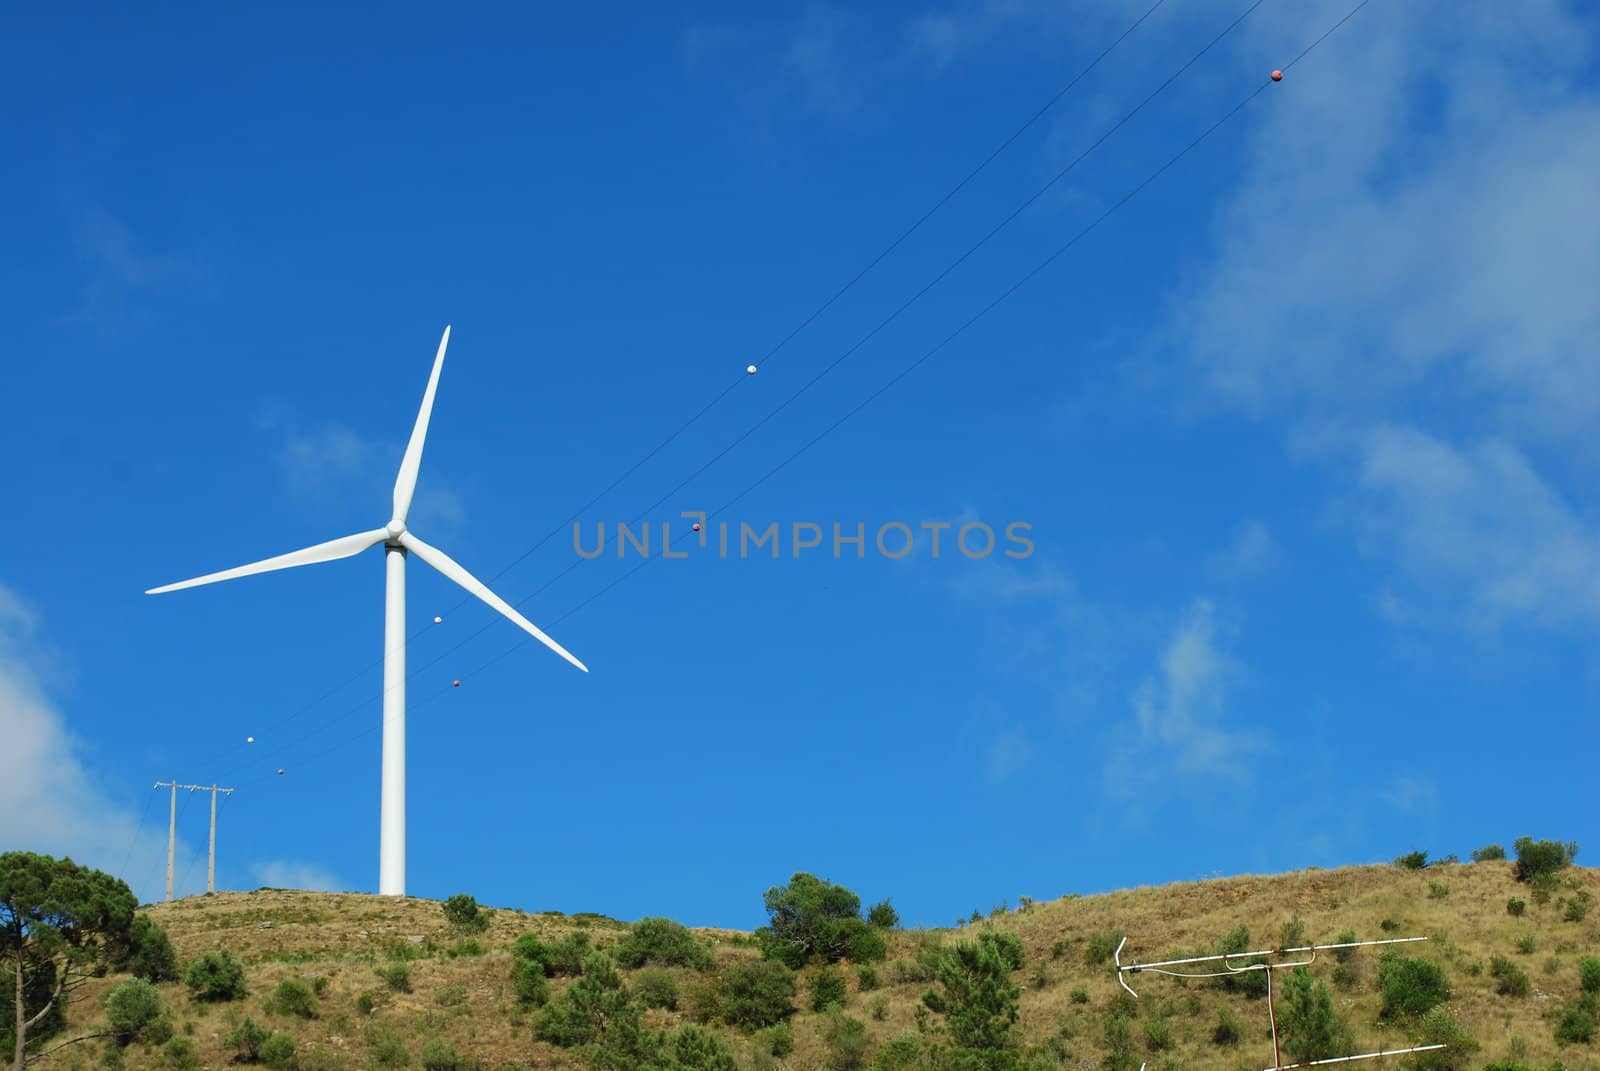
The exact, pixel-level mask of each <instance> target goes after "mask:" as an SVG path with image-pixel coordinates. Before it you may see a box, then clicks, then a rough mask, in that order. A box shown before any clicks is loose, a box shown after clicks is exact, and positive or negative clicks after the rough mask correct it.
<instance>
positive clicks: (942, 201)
mask: <svg viewBox="0 0 1600 1071" xmlns="http://www.w3.org/2000/svg"><path fill="white" fill-rule="evenodd" d="M1259 2H1260V0H1258V3H1259ZM1165 3H1166V0H1156V2H1155V3H1154V4H1152V5H1151V6H1150V7H1149V9H1147V10H1146V11H1145V12H1144V14H1142V15H1140V16H1139V17H1138V18H1136V19H1134V21H1133V22H1132V23H1130V24H1129V25H1128V27H1127V28H1126V29H1125V30H1123V31H1122V33H1121V34H1119V35H1118V36H1117V38H1116V39H1115V40H1113V41H1112V42H1111V43H1110V44H1109V45H1107V46H1106V47H1105V48H1104V49H1102V50H1101V51H1100V53H1099V54H1098V55H1096V56H1095V57H1094V59H1093V60H1091V61H1090V62H1089V64H1088V65H1087V66H1086V67H1084V68H1083V69H1082V70H1081V71H1079V72H1078V73H1077V74H1076V75H1074V76H1073V77H1072V79H1071V80H1070V81H1068V82H1067V83H1066V85H1064V86H1062V87H1061V88H1060V89H1059V90H1057V91H1056V92H1055V93H1054V94H1052V95H1051V96H1050V98H1049V99H1048V100H1046V101H1045V102H1044V104H1043V105H1041V106H1040V107H1039V108H1038V109H1036V110H1035V111H1034V112H1033V114H1032V115H1030V116H1029V117H1028V118H1027V119H1026V120H1025V121H1024V122H1023V123H1022V125H1021V126H1019V127H1017V129H1016V130H1014V131H1012V133H1011V134H1010V135H1009V136H1008V137H1007V138H1006V139H1005V140H1004V141H1002V142H1001V143H1000V144H999V145H997V146H996V147H995V148H994V149H993V150H992V151H991V152H990V153H989V154H988V155H987V156H986V157H984V159H983V160H982V162H980V163H979V164H978V165H977V166H976V167H974V168H973V169H972V170H971V171H969V172H968V173H967V174H966V175H965V176H964V177H963V178H962V179H961V180H960V181H959V182H957V183H956V184H955V185H954V186H952V187H951V188H950V189H949V190H948V191H946V192H945V194H944V195H943V196H942V197H940V198H939V199H938V200H937V201H935V202H934V203H933V205H932V207H930V208H928V209H927V211H925V212H923V213H922V215H921V216H919V217H917V219H916V220H915V221H914V222H913V223H912V224H911V225H910V226H909V227H907V228H906V229H905V230H903V231H901V232H900V234H899V235H898V236H897V237H895V238H894V240H893V241H891V242H890V243H889V244H888V245H887V246H885V247H884V248H883V249H882V250H881V251H879V252H878V254H877V255H876V256H874V257H873V258H872V259H871V260H869V261H868V262H867V264H866V265H865V266H864V267H862V268H861V269H860V270H859V271H857V272H856V273H855V274H854V275H853V276H851V277H850V279H849V280H847V281H846V282H845V283H844V285H842V286H841V287H839V288H838V289H837V290H835V291H834V292H833V294H832V295H830V296H829V297H828V298H827V299H826V300H825V301H823V302H822V303H821V304H820V305H818V306H817V307H816V308H815V309H814V310H812V312H811V313H810V314H808V315H807V316H806V317H805V318H804V319H802V320H801V321H800V322H799V323H798V324H797V325H796V326H795V327H794V328H792V329H791V330H790V331H789V332H788V333H787V334H785V335H784V336H783V337H782V338H781V339H779V340H778V342H777V343H776V344H774V345H773V346H772V347H770V348H769V349H767V350H766V351H765V352H764V353H763V354H762V355H761V357H760V358H759V363H760V364H762V365H764V364H766V363H768V362H769V361H771V360H772V359H773V358H774V357H775V356H776V355H777V354H778V353H779V351H781V350H782V349H783V348H784V347H785V346H787V345H788V344H789V343H790V342H791V341H793V340H794V338H795V337H796V336H797V335H799V334H800V333H801V332H802V331H804V330H805V329H806V328H807V327H809V326H810V325H811V324H812V323H814V322H815V321H816V320H817V319H818V317H820V316H822V314H823V313H825V312H827V311H828V309H830V308H832V307H833V305H834V303H835V302H837V301H838V300H839V299H840V298H841V297H843V296H844V295H845V294H846V293H847V292H849V291H850V290H851V289H853V288H854V287H855V285H856V284H857V283H859V282H860V281H861V280H862V279H864V278H865V277H866V276H867V275H868V274H869V273H870V272H871V271H872V270H873V269H874V268H876V267H877V266H878V265H879V264H880V263H882V262H883V261H884V259H886V258H887V257H888V256H889V255H890V254H892V253H893V252H894V251H895V250H897V249H899V248H900V246H901V245H902V244H904V243H905V241H906V239H908V238H910V237H911V236H912V235H913V234H915V233H916V232H917V231H918V230H919V229H921V227H922V225H923V224H924V223H926V222H928V220H929V219H931V218H933V216H934V215H936V214H937V213H938V212H939V210H940V209H942V208H943V207H944V206H945V205H946V204H948V203H949V202H950V201H951V200H952V199H954V198H955V197H956V195H957V194H959V193H960V192H961V191H962V190H964V189H965V188H966V187H967V186H968V185H969V184H970V183H971V182H972V180H973V179H975V178H977V177H978V176H979V175H980V174H981V173H983V172H984V171H985V170H987V169H988V167H989V165H990V164H992V163H994V162H995V160H997V159H999V158H1000V156H1001V155H1002V154H1003V153H1005V151H1006V150H1007V149H1009V148H1010V147H1011V146H1012V145H1013V144H1014V143H1015V142H1016V141H1017V139H1018V138H1020V137H1022V135H1023V134H1025V133H1027V132H1028V131H1029V130H1030V129H1032V128H1033V126H1034V125H1035V124H1036V123H1038V121H1039V120H1040V119H1042V118H1044V117H1045V116H1046V115H1047V114H1049V112H1050V111H1051V110H1053V109H1054V108H1055V106H1056V105H1057V104H1059V103H1060V102H1061V100H1062V98H1064V97H1065V96H1066V95H1067V94H1068V93H1070V92H1071V91H1072V90H1073V89H1074V88H1075V87H1076V86H1077V85H1078V83H1080V82H1081V81H1083V79H1084V78H1086V77H1088V76H1089V74H1090V73H1092V72H1093V71H1094V70H1095V68H1097V67H1098V66H1099V65H1100V64H1101V63H1102V62H1104V61H1105V59H1106V58H1107V57H1108V56H1110V55H1111V53H1112V52H1114V51H1116V49H1117V48H1118V47H1119V46H1121V45H1122V43H1123V42H1124V41H1126V40H1127V39H1128V38H1129V37H1131V36H1132V35H1133V34H1134V32H1135V31H1136V30H1138V29H1139V27H1140V26H1142V25H1144V23H1145V22H1146V21H1147V20H1148V19H1149V18H1150V16H1152V15H1154V14H1155V13H1156V11H1157V10H1158V9H1159V8H1161V7H1162V5H1163V4H1165ZM1041 192H1042V191H1041ZM1030 203H1031V202H1030ZM1023 207H1026V205H1024V206H1023ZM1019 211H1020V210H1019ZM1008 222H1009V220H1008ZM748 378H749V377H748V375H741V376H739V377H737V378H735V379H733V380H731V381H730V382H729V383H728V385H727V386H725V387H723V388H722V389H721V390H720V391H718V392H717V393H716V394H715V395H713V396H712V398H711V400H710V401H708V402H706V403H705V404H704V405H703V406H701V408H700V409H699V410H697V411H696V412H695V413H694V414H693V415H692V416H690V417H689V418H688V419H687V420H685V421H684V422H683V423H681V424H679V425H678V427H677V428H676V429H674V430H673V431H672V432H671V433H669V434H668V435H667V437H666V438H664V439H662V440H661V441H660V442H658V443H657V444H656V445H655V446H654V447H652V448H650V449H649V450H648V451H646V453H645V454H644V456H642V457H640V458H639V459H638V460H637V461H635V462H634V463H633V464H631V465H629V466H628V467H627V468H626V469H624V470H623V472H622V473H621V474H620V475H618V476H617V477H616V478H615V479H613V480H612V481H611V482H610V483H609V484H607V485H606V486H605V488H604V489H602V490H601V491H600V492H599V493H598V494H596V495H594V496H593V497H592V498H590V499H589V500H588V501H587V502H585V503H584V504H583V505H582V506H580V507H578V509H577V510H575V511H574V512H573V513H572V515H571V516H569V517H568V518H567V519H566V520H564V521H562V522H561V523H560V524H558V525H556V526H555V527H554V528H552V529H550V531H549V532H547V533H546V534H545V535H544V536H542V537H541V538H540V539H539V540H538V541H537V542H536V543H534V544H533V546H531V547H529V548H528V549H527V550H525V551H523V552H522V553H521V554H519V555H518V556H517V557H515V558H513V559H512V560H511V561H510V562H509V563H507V564H506V565H505V566H504V567H502V568H501V569H500V570H499V571H498V572H496V573H494V574H492V575H491V576H490V577H489V579H488V581H487V582H488V583H491V584H492V583H493V582H494V581H496V580H498V579H499V578H500V577H502V576H504V575H505V574H506V573H508V572H510V571H511V570H512V569H514V568H515V567H516V566H518V565H520V564H521V563H522V562H523V561H525V560H526V559H527V558H528V557H529V556H530V555H532V554H534V553H535V552H536V551H538V550H539V549H540V548H541V547H543V546H544V545H545V544H546V543H548V542H549V541H550V540H551V539H553V538H554V537H555V536H556V535H558V534H560V532H561V531H562V530H563V529H565V528H566V527H567V526H568V525H570V524H571V523H572V522H573V521H576V520H577V519H579V518H580V517H581V516H582V515H583V514H584V513H586V512H587V511H588V510H589V509H591V508H592V507H593V506H594V505H595V504H596V503H597V502H599V501H600V500H601V499H602V498H604V497H605V496H606V495H608V494H610V493H611V492H612V491H614V490H616V488H617V487H618V486H619V485H621V484H622V483H623V481H625V480H627V479H628V477H630V476H632V475H633V474H634V473H635V472H637V471H638V470H639V469H640V468H642V467H643V466H644V465H646V464H647V463H649V462H650V461H651V460H652V459H654V458H655V457H656V456H657V455H659V454H660V453H661V451H662V450H664V449H666V448H667V447H668V446H669V445H671V444H672V443H673V442H674V441H676V440H677V438H678V437H679V436H680V435H682V434H683V433H684V432H685V431H687V430H688V429H689V428H690V427H692V426H693V425H694V424H696V423H697V422H698V421H699V420H700V419H701V418H702V417H704V416H705V415H706V414H707V413H709V412H710V411H711V410H712V409H714V408H716V406H717V405H718V404H720V403H721V402H722V400H723V399H724V398H726V397H727V396H728V395H729V394H731V393H732V392H733V391H734V389H735V388H736V387H738V386H739V384H740V383H743V382H744V381H745V380H746V379H748ZM652 508H653V507H652ZM563 575H565V574H563ZM552 582H553V581H552ZM548 586H549V584H546V585H544V587H541V588H540V589H539V591H543V590H544V589H545V587H548ZM534 594H535V595H536V594H538V592H535V593H534ZM532 597H533V596H532V595H530V596H527V598H532ZM471 601H472V600H471V599H469V598H463V599H461V600H460V601H458V602H457V603H456V604H455V605H454V606H453V607H451V609H450V610H449V611H448V612H449V613H450V614H452V615H453V614H454V613H455V612H456V611H457V610H459V609H461V607H463V606H465V605H467V604H468V603H469V602H471ZM524 601H526V600H524ZM519 605H520V604H519ZM426 632H427V629H426V628H423V629H418V630H417V631H416V632H414V633H412V634H411V636H410V637H409V638H410V639H413V640H414V639H417V638H418V637H420V636H422V635H423V634H425V633H426ZM476 635H477V634H476V633H475V634H474V636H476ZM472 638H473V637H468V639H469V640H470V639H472ZM463 642H466V641H463ZM382 664H383V658H381V657H380V658H378V659H376V660H375V661H373V662H371V663H368V664H367V665H365V666H363V667H362V668H361V669H360V670H357V671H356V672H355V673H353V674H352V675H350V676H349V677H346V678H345V679H344V680H342V681H340V682H339V683H338V684H336V685H334V686H333V687H332V688H330V689H328V690H327V691H325V692H323V693H322V694H321V695H319V696H317V697H316V698H315V699H313V700H311V701H310V702H308V703H306V704H305V705H304V706H302V707H300V708H298V709H296V710H295V711H294V712H293V713H291V714H288V715H286V716H285V717H283V718H280V719H279V720H278V721H276V722H272V723H270V724H269V725H268V726H267V728H266V732H268V733H270V732H273V731H275V730H276V729H279V728H281V727H282V726H284V725H285V724H287V723H288V722H290V721H293V720H294V719H296V718H298V717H300V716H301V715H303V714H305V713H307V712H308V711H310V710H312V709H314V708H315V707H316V706H318V705H319V704H321V703H322V702H323V701H324V700H327V699H329V698H331V697H332V696H333V695H335V694H337V693H338V692H340V691H342V690H343V689H345V688H346V687H348V686H349V685H350V684H352V683H354V682H355V681H357V680H359V679H360V678H361V677H363V676H365V675H366V674H367V673H369V672H371V671H372V670H373V669H375V668H377V667H378V666H380V665H382ZM240 746H241V745H238V744H234V745H233V746H232V747H230V748H228V749H226V750H224V751H223V752H221V753H219V754H218V755H217V756H216V757H215V758H213V759H212V760H210V761H212V762H216V761H219V760H221V759H223V758H227V757H229V756H231V755H232V754H233V753H234V752H235V751H237V750H238V749H239V747H240Z"/></svg>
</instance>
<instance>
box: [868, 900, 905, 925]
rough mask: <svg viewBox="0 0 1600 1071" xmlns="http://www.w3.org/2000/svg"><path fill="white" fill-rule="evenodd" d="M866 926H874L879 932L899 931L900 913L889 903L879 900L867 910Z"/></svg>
mask: <svg viewBox="0 0 1600 1071" xmlns="http://www.w3.org/2000/svg"><path fill="white" fill-rule="evenodd" d="M867 925H869V926H876V927H877V928H878V929H880V930H895V929H899V928H900V913H899V912H898V911H896V910H895V909H894V905H893V904H891V903H889V901H887V900H880V901H879V902H878V903H876V904H873V905H872V907H871V908H869V909H868V911H867Z"/></svg>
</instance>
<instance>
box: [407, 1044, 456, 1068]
mask: <svg viewBox="0 0 1600 1071" xmlns="http://www.w3.org/2000/svg"><path fill="white" fill-rule="evenodd" d="M417 1055H418V1056H419V1057H420V1058H421V1063H422V1071H461V1068H463V1067H465V1066H466V1061H465V1060H463V1059H462V1058H461V1054H460V1053H459V1052H457V1051H456V1047H455V1046H454V1045H452V1044H450V1043H449V1042H448V1041H443V1040H440V1039H439V1038H434V1039H432V1040H430V1041H424V1042H423V1043H422V1051H421V1052H419V1053H418V1054H417Z"/></svg>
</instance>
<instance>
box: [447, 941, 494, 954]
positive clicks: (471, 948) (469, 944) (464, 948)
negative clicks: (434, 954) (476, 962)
mask: <svg viewBox="0 0 1600 1071" xmlns="http://www.w3.org/2000/svg"><path fill="white" fill-rule="evenodd" d="M487 951H488V949H486V948H484V947H483V945H481V944H479V943H478V942H477V941H474V940H473V939H472V938H470V937H466V938H463V939H462V940H460V941H457V942H456V943H455V944H453V945H451V946H450V947H449V948H447V949H445V950H444V954H445V955H446V956H449V957H450V958H451V959H455V958H456V957H458V956H481V955H483V954H484V953H485V952H487Z"/></svg>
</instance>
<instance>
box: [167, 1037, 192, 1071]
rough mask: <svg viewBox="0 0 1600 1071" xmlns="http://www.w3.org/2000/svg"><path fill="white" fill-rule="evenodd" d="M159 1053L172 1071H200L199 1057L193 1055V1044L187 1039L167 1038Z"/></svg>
mask: <svg viewBox="0 0 1600 1071" xmlns="http://www.w3.org/2000/svg"><path fill="white" fill-rule="evenodd" d="M161 1051H162V1054H163V1055H164V1056H166V1058H167V1066H169V1067H171V1068H172V1069H173V1071H200V1057H198V1056H196V1055H195V1052H194V1042H192V1041H190V1040H189V1039H188V1038H183V1037H178V1038H168V1039H167V1043H166V1044H165V1045H163V1046H162V1047H161Z"/></svg>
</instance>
